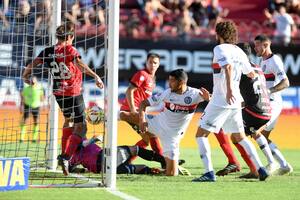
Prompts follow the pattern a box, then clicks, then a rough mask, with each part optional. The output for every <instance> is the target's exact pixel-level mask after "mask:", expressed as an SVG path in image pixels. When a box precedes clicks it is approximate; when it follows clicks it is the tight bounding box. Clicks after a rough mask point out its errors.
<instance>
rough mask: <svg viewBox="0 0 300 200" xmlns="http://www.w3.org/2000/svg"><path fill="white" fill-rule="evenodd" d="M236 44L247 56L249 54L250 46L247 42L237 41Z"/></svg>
mask: <svg viewBox="0 0 300 200" xmlns="http://www.w3.org/2000/svg"><path fill="white" fill-rule="evenodd" d="M237 46H238V47H240V48H241V49H242V50H243V51H244V52H245V54H246V55H247V56H249V55H250V54H251V46H250V44H249V43H248V42H241V43H238V44H237Z"/></svg>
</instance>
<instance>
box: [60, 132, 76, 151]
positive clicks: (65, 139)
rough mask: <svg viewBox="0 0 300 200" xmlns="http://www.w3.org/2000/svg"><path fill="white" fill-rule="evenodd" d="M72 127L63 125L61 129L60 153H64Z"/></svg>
mask: <svg viewBox="0 0 300 200" xmlns="http://www.w3.org/2000/svg"><path fill="white" fill-rule="evenodd" d="M72 133H73V128H71V127H65V128H63V129H62V137H61V153H62V154H63V153H65V150H66V146H67V142H68V138H69V137H70V136H71V135H72Z"/></svg>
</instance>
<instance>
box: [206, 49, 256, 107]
mask: <svg viewBox="0 0 300 200" xmlns="http://www.w3.org/2000/svg"><path fill="white" fill-rule="evenodd" d="M228 64H229V65H231V66H232V73H231V79H232V92H233V96H234V97H235V98H236V101H235V102H234V103H233V104H231V105H229V104H228V103H227V101H226V94H227V84H226V76H225V69H224V66H225V65H228ZM212 67H213V81H214V87H213V93H212V98H211V100H210V102H209V103H211V104H214V105H216V106H219V107H223V108H239V107H241V102H242V97H241V94H240V88H239V84H240V79H241V75H242V73H243V74H248V73H250V72H251V71H253V69H252V67H251V65H250V63H249V59H248V57H247V55H246V54H245V53H244V52H243V50H241V49H240V48H239V47H238V46H236V45H233V44H220V45H217V46H216V47H215V48H214V57H213V65H212Z"/></svg>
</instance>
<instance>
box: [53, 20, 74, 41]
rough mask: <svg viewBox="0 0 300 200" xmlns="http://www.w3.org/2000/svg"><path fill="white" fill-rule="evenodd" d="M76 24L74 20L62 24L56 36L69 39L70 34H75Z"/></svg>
mask: <svg viewBox="0 0 300 200" xmlns="http://www.w3.org/2000/svg"><path fill="white" fill-rule="evenodd" d="M74 31H75V26H74V24H73V23H72V22H67V23H65V24H62V25H60V26H59V27H57V29H56V37H57V39H59V40H64V41H65V40H67V39H68V36H69V35H71V36H72V35H74Z"/></svg>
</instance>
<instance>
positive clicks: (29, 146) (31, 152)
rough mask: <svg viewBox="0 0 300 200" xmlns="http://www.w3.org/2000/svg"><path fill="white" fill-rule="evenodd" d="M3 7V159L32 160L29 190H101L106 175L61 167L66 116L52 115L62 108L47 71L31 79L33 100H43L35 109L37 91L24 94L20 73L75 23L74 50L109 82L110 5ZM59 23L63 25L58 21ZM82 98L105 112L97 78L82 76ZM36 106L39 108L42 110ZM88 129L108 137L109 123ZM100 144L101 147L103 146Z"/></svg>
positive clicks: (47, 1) (34, 1)
mask: <svg viewBox="0 0 300 200" xmlns="http://www.w3.org/2000/svg"><path fill="white" fill-rule="evenodd" d="M2 2H3V3H1V4H0V52H1V53H0V159H4V158H14V157H29V158H30V175H29V185H30V186H31V187H92V186H99V185H101V184H102V183H103V180H104V178H105V177H104V176H105V175H103V174H95V173H90V172H87V170H83V169H84V168H83V166H79V167H78V168H77V169H75V170H74V173H71V174H70V175H69V176H64V175H63V173H62V171H61V167H60V166H57V160H56V156H57V155H59V154H60V153H61V137H62V127H63V122H64V117H63V115H62V113H61V111H58V115H56V110H53V109H58V106H57V105H54V104H56V102H55V101H53V95H52V90H51V84H52V82H51V75H50V72H49V70H48V69H49V68H48V67H47V66H45V65H39V66H38V67H36V68H35V69H34V70H33V74H32V75H33V76H35V77H36V78H37V84H36V85H38V87H39V92H38V93H34V95H35V98H37V95H39V101H40V102H39V103H37V105H35V106H33V105H30V106H28V105H26V103H24V102H25V101H26V98H29V99H30V98H31V96H30V95H33V92H30V90H28V91H27V90H26V89H25V88H26V87H27V86H26V85H25V84H24V83H23V81H22V73H23V71H24V68H25V67H26V65H27V64H28V63H31V62H32V61H33V59H34V58H35V57H36V56H37V55H38V54H39V53H40V52H41V50H43V49H44V48H45V47H49V46H51V45H53V44H55V43H56V42H55V40H54V38H55V37H54V35H53V34H54V32H53V30H55V29H56V28H57V26H58V25H60V24H63V23H65V22H73V23H74V24H75V25H76V29H75V33H74V36H75V39H74V41H73V46H74V47H75V48H76V49H77V50H78V52H79V53H80V55H81V59H82V61H83V62H84V63H85V64H87V65H88V66H89V67H90V68H91V69H93V70H94V71H95V72H96V73H97V74H98V75H99V76H100V77H101V78H102V80H104V82H106V73H105V72H106V71H107V70H105V68H106V67H105V66H106V65H105V62H106V52H107V50H106V49H107V45H106V41H107V33H106V27H107V18H108V17H107V16H108V14H107V12H108V11H107V10H108V5H107V4H108V3H107V1H105V0H95V1H87V0H86V1H85V0H83V1H64V0H62V1H61V4H59V5H55V4H57V3H56V2H58V3H59V2H60V0H58V1H51V0H44V1H40V0H31V1H28V0H22V1H18V0H12V1H7V2H8V4H7V3H5V2H6V1H2ZM59 18H61V22H59V20H57V19H59ZM55 23H56V24H55ZM105 88H106V87H105ZM82 94H83V97H84V101H85V107H86V108H87V107H89V106H92V105H98V106H100V107H102V108H104V107H105V105H104V99H105V91H104V90H100V89H99V88H97V86H96V85H95V81H94V79H92V78H91V77H89V76H88V75H84V74H83V85H82ZM29 101H30V100H29ZM31 103H32V102H31ZM36 107H39V111H37V110H38V109H37V108H36ZM58 110H59V109H58ZM26 115H28V117H27V118H26ZM25 119H26V120H25ZM56 122H57V124H55V123H56ZM87 125H88V126H87V128H88V129H87V138H91V137H92V136H94V135H104V133H105V124H101V125H91V124H89V123H87ZM56 133H57V135H56ZM97 144H98V145H99V146H100V147H102V148H103V144H100V143H97ZM1 170H2V169H1ZM83 171H85V172H84V173H82V172H83Z"/></svg>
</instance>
